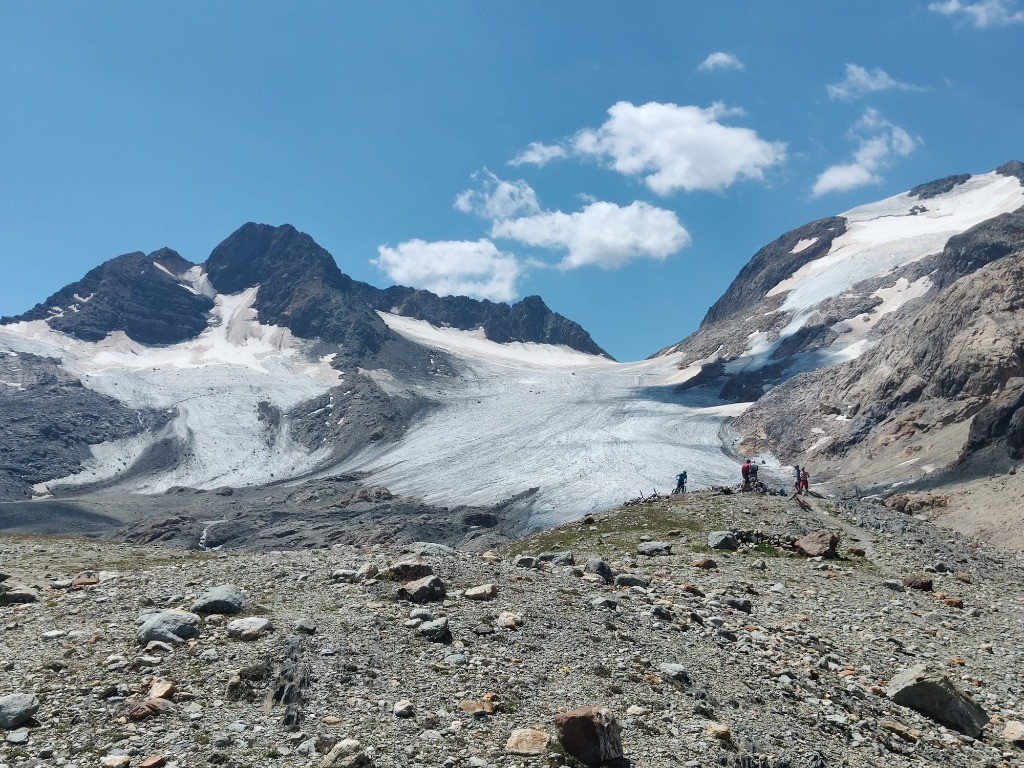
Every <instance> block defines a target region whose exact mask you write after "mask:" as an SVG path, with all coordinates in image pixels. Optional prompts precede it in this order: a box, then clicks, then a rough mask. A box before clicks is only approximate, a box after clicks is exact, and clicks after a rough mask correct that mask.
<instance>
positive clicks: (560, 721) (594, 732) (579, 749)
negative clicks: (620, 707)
mask: <svg viewBox="0 0 1024 768" xmlns="http://www.w3.org/2000/svg"><path fill="white" fill-rule="evenodd" d="M555 729H556V731H557V733H558V741H559V742H560V743H561V745H562V748H563V749H564V750H565V751H566V753H567V754H569V755H571V756H572V757H575V758H576V759H577V760H579V761H581V762H583V763H586V764H587V765H599V764H601V763H604V762H608V761H609V760H619V759H621V758H622V737H621V735H620V733H619V723H618V721H616V719H615V715H613V714H612V713H611V711H610V710H608V709H606V708H604V707H584V708H582V709H574V710H573V711H572V712H560V713H558V714H557V715H555Z"/></svg>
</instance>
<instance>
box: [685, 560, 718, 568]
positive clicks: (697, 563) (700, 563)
mask: <svg viewBox="0 0 1024 768" xmlns="http://www.w3.org/2000/svg"><path fill="white" fill-rule="evenodd" d="M691 565H693V567H694V568H703V569H704V570H711V569H713V568H717V567H718V563H716V562H715V561H714V560H712V559H711V558H710V557H701V558H698V559H696V560H694V561H693V563H691Z"/></svg>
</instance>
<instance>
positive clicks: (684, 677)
mask: <svg viewBox="0 0 1024 768" xmlns="http://www.w3.org/2000/svg"><path fill="white" fill-rule="evenodd" d="M658 673H659V674H660V675H661V677H662V679H664V680H667V681H668V682H670V683H672V685H674V686H676V687H677V688H688V687H689V686H690V673H689V672H688V671H687V669H686V667H684V666H683V665H682V664H669V663H662V664H659V665H658Z"/></svg>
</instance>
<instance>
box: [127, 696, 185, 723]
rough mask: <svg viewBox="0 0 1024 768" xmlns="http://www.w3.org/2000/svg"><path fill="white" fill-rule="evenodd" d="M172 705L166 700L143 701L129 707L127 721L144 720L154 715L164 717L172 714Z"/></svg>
mask: <svg viewBox="0 0 1024 768" xmlns="http://www.w3.org/2000/svg"><path fill="white" fill-rule="evenodd" d="M174 709H175V707H174V703H173V702H171V701H168V700H167V699H153V698H150V699H143V700H142V701H137V702H134V703H132V704H131V705H129V707H128V711H127V713H126V715H127V717H128V719H129V720H145V719H146V718H149V717H153V716H155V715H165V714H167V713H169V712H173V711H174Z"/></svg>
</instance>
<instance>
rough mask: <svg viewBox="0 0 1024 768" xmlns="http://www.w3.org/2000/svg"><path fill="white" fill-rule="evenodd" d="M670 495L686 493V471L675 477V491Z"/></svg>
mask: <svg viewBox="0 0 1024 768" xmlns="http://www.w3.org/2000/svg"><path fill="white" fill-rule="evenodd" d="M672 493H686V470H685V469H684V470H683V471H682V472H680V473H679V474H678V475H676V489H675V490H674V491H672Z"/></svg>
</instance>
